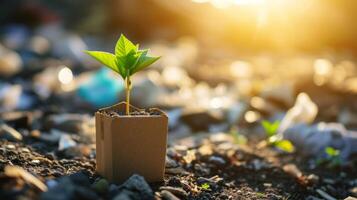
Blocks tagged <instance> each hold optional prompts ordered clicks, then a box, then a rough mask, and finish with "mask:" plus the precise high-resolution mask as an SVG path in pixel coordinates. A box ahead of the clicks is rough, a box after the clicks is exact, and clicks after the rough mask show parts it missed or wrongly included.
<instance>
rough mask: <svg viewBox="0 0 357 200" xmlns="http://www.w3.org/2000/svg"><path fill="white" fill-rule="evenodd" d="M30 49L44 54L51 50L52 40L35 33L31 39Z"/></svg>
mask: <svg viewBox="0 0 357 200" xmlns="http://www.w3.org/2000/svg"><path fill="white" fill-rule="evenodd" d="M29 49H30V50H31V51H33V52H35V53H37V54H39V55H43V54H45V53H47V52H48V51H49V50H50V42H49V41H48V40H47V38H45V37H43V36H38V35H35V36H33V37H32V38H31V39H30V44H29Z"/></svg>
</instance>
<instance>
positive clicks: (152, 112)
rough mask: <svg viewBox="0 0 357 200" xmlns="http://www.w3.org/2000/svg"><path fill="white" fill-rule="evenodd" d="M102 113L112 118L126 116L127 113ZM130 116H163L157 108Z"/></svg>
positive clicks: (116, 111) (112, 111) (139, 111)
mask: <svg viewBox="0 0 357 200" xmlns="http://www.w3.org/2000/svg"><path fill="white" fill-rule="evenodd" d="M100 112H101V113H103V114H105V115H108V116H110V117H119V116H126V113H125V112H123V111H119V110H101V111H100ZM130 115H131V116H159V115H162V114H161V113H160V112H159V111H158V110H157V109H155V108H148V109H140V110H135V111H131V112H130Z"/></svg>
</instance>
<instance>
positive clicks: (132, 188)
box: [114, 174, 154, 200]
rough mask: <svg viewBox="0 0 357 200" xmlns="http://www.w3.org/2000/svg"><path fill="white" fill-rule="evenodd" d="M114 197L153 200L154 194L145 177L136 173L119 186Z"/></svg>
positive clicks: (118, 198)
mask: <svg viewBox="0 0 357 200" xmlns="http://www.w3.org/2000/svg"><path fill="white" fill-rule="evenodd" d="M114 199H117V200H120V199H131V200H140V199H142V200H151V199H154V194H153V191H152V189H151V188H150V186H149V184H148V183H147V182H146V181H145V179H144V177H142V176H140V175H137V174H134V175H132V176H131V177H130V178H129V179H128V180H126V181H125V182H124V183H123V184H122V185H120V186H119V188H118V189H117V195H116V196H115V198H114Z"/></svg>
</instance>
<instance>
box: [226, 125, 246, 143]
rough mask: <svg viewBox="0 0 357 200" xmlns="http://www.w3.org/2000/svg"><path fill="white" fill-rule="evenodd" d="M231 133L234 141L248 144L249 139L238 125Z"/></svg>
mask: <svg viewBox="0 0 357 200" xmlns="http://www.w3.org/2000/svg"><path fill="white" fill-rule="evenodd" d="M229 134H230V135H231V136H232V138H233V140H234V143H236V144H240V145H244V144H247V142H248V139H247V137H245V136H244V135H242V134H240V133H239V131H238V129H237V127H233V128H231V130H230V131H229Z"/></svg>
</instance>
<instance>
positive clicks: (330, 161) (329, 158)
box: [316, 147, 342, 168]
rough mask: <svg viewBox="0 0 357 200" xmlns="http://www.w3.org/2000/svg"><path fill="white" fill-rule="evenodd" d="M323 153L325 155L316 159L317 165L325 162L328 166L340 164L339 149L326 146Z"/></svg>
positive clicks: (332, 166)
mask: <svg viewBox="0 0 357 200" xmlns="http://www.w3.org/2000/svg"><path fill="white" fill-rule="evenodd" d="M324 153H325V155H326V157H325V158H320V159H317V161H316V163H317V165H322V164H327V167H328V168H334V167H338V166H341V165H342V159H341V155H340V154H341V153H340V150H338V149H335V148H333V147H326V148H325V152H324Z"/></svg>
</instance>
